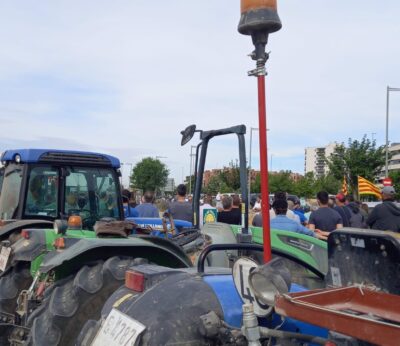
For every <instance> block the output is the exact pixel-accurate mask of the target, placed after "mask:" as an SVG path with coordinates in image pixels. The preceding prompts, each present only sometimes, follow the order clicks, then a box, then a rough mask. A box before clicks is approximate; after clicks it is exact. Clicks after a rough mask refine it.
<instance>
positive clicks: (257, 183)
mask: <svg viewBox="0 0 400 346" xmlns="http://www.w3.org/2000/svg"><path fill="white" fill-rule="evenodd" d="M250 191H251V193H261V175H260V173H258V174H257V175H256V177H255V179H254V181H252V182H251V184H250Z"/></svg>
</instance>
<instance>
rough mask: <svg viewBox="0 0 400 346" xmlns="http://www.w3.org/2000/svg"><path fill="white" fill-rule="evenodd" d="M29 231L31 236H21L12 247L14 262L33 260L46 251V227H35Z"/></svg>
mask: <svg viewBox="0 0 400 346" xmlns="http://www.w3.org/2000/svg"><path fill="white" fill-rule="evenodd" d="M28 231H29V238H28V239H25V238H22V237H21V238H19V239H18V240H17V241H16V242H15V243H14V244H12V245H11V248H12V254H13V257H12V262H13V263H15V262H20V261H26V262H31V261H33V260H34V259H35V258H37V257H38V256H39V255H40V254H42V253H44V252H46V231H45V230H44V229H33V230H30V229H29V230H28Z"/></svg>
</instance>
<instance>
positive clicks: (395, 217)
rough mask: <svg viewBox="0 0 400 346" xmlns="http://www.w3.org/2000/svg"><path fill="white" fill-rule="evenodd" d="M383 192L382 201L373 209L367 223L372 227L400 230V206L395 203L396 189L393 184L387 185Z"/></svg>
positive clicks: (384, 229) (383, 229)
mask: <svg viewBox="0 0 400 346" xmlns="http://www.w3.org/2000/svg"><path fill="white" fill-rule="evenodd" d="M381 193H382V203H381V204H378V205H377V206H376V207H375V208H374V209H373V210H372V211H371V213H370V214H369V216H368V219H367V225H368V226H369V227H370V228H372V229H377V230H382V231H393V232H400V208H399V207H397V206H396V204H395V203H394V197H395V195H396V191H395V189H394V187H393V186H385V187H384V188H383V189H382V191H381Z"/></svg>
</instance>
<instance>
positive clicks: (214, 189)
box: [203, 174, 232, 195]
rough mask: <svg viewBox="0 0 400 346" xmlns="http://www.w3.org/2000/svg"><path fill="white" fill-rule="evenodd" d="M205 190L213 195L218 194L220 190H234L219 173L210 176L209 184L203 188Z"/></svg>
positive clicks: (222, 191)
mask: <svg viewBox="0 0 400 346" xmlns="http://www.w3.org/2000/svg"><path fill="white" fill-rule="evenodd" d="M203 192H204V193H207V194H211V195H216V194H217V193H218V192H221V193H226V192H232V190H231V189H230V187H229V186H228V185H226V183H225V182H224V181H223V180H222V178H221V175H220V174H217V175H214V176H212V177H211V178H210V181H209V182H208V185H207V186H205V187H204V188H203Z"/></svg>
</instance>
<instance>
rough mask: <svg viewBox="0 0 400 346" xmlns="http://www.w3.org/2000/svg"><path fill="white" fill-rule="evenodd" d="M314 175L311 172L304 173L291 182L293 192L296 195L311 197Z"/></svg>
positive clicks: (313, 192) (313, 187) (313, 195)
mask: <svg viewBox="0 0 400 346" xmlns="http://www.w3.org/2000/svg"><path fill="white" fill-rule="evenodd" d="M315 190H316V188H315V176H314V173H313V172H308V173H306V175H305V176H304V177H302V178H300V180H298V181H297V182H294V184H293V192H294V194H295V195H297V196H301V197H306V198H312V197H315Z"/></svg>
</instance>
